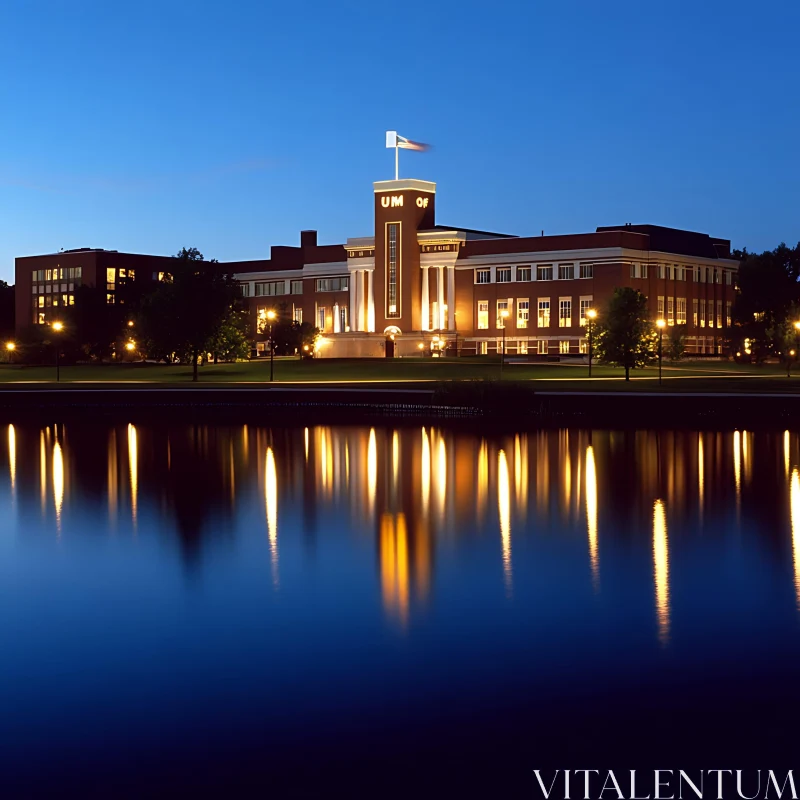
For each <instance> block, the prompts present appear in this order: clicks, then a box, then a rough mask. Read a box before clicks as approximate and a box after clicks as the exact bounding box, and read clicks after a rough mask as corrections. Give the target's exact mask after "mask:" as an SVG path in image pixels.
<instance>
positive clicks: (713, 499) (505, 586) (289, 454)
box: [0, 422, 800, 646]
mask: <svg viewBox="0 0 800 800" xmlns="http://www.w3.org/2000/svg"><path fill="white" fill-rule="evenodd" d="M796 436H797V434H795V433H792V432H780V433H777V434H767V433H763V434H762V433H754V432H752V431H750V432H742V431H731V432H714V431H704V432H702V433H697V432H659V431H630V432H614V431H585V430H579V429H571V430H570V431H558V430H555V431H541V430H540V431H532V432H530V433H511V434H509V435H503V434H497V435H489V434H486V433H485V432H484V434H483V435H481V436H476V435H474V434H473V433H472V432H471V431H469V430H461V429H457V428H456V429H449V428H447V427H442V426H424V427H423V426H417V425H411V424H402V425H398V424H393V425H390V426H389V425H387V426H380V425H378V426H372V427H368V428H367V427H347V426H310V427H299V428H296V429H294V428H287V429H280V430H269V429H267V428H263V427H258V426H253V425H250V426H235V427H231V428H226V427H224V426H207V425H175V424H172V425H169V426H166V425H164V426H158V425H141V424H138V423H137V424H136V425H134V424H132V423H131V424H127V423H126V424H123V425H111V424H108V425H106V426H105V427H104V426H103V424H102V423H97V422H95V423H94V424H93V425H92V426H85V425H84V426H82V425H79V424H77V423H70V424H69V425H64V426H48V427H39V426H34V427H31V426H25V425H23V424H20V423H14V424H13V425H8V427H7V435H6V437H4V438H5V444H6V446H7V449H8V452H7V454H6V455H5V457H4V458H3V463H5V464H7V476H6V478H5V480H6V484H5V489H4V491H6V493H7V495H9V496H11V497H13V498H14V503H13V505H12V506H11V507H12V508H13V513H14V514H15V515H17V516H18V517H19V518H20V519H23V520H24V521H26V522H27V523H29V525H27V526H21V529H23V530H25V529H29V528H30V527H32V526H35V525H39V526H40V527H43V528H44V529H46V530H48V531H49V532H50V533H51V534H55V535H65V534H67V533H69V535H70V536H74V535H79V534H80V532H81V531H84V530H87V529H93V530H98V531H101V532H102V531H112V530H113V531H114V533H115V535H122V536H125V535H126V534H127V535H130V534H133V533H134V532H135V531H136V530H137V529H138V530H139V532H140V534H141V532H142V531H145V532H146V535H147V536H150V535H153V533H152V532H153V531H156V530H157V531H164V532H165V533H164V535H166V536H169V537H170V538H171V539H174V540H176V541H178V542H179V543H180V552H181V553H182V555H183V556H184V558H185V563H186V564H187V565H190V566H193V567H199V566H200V565H201V564H202V562H203V559H202V556H203V554H204V553H205V552H207V551H208V549H209V548H212V547H213V546H215V543H222V542H226V543H227V545H226V546H230V545H231V543H232V542H234V541H238V540H240V539H241V537H242V536H245V535H246V532H248V531H261V533H260V534H259V536H260V537H261V538H260V543H259V547H262V548H264V549H263V550H262V552H261V556H260V559H256V561H259V560H260V561H261V563H264V564H265V565H266V563H267V562H268V563H269V567H268V568H266V569H267V572H268V574H267V575H266V578H267V582H268V583H271V584H273V585H274V586H275V587H278V585H279V575H280V585H281V588H282V589H284V588H285V589H286V590H287V591H288V585H289V577H288V576H289V573H288V572H287V568H286V565H287V564H291V565H292V568H293V569H294V567H295V566H296V562H295V561H294V559H295V558H309V559H312V558H314V557H315V556H314V554H315V553H316V552H317V547H318V545H319V547H320V548H322V547H323V546H325V547H327V548H329V547H331V544H330V542H331V537H336V536H338V534H339V532H340V531H347V532H350V531H352V532H354V533H356V534H357V536H355V537H354V539H353V540H354V541H358V542H360V543H361V546H366V547H368V548H370V549H371V552H372V556H373V561H372V562H371V563H373V573H372V580H374V581H377V583H376V584H375V586H376V591H377V592H378V594H379V597H380V599H381V604H382V607H383V608H384V610H385V613H386V615H387V616H388V617H391V618H392V619H395V620H396V621H398V622H399V623H401V627H402V628H407V627H409V626H411V625H413V624H414V620H415V619H416V618H417V617H418V616H419V615H421V614H423V613H424V609H425V608H426V607H427V605H426V604H427V602H428V599H429V598H430V597H432V596H435V594H432V587H434V586H435V585H436V581H437V580H438V574H437V570H436V565H437V563H439V564H440V565H442V564H445V565H446V564H448V563H450V560H454V562H453V563H458V559H459V558H460V557H461V554H463V553H465V552H468V551H469V549H470V548H471V547H475V548H476V552H477V551H481V548H482V547H483V546H484V543H485V547H486V548H487V549H486V551H485V552H483V551H481V555H480V557H479V558H478V557H477V556H476V558H477V560H476V563H478V564H481V565H485V569H486V570H487V574H488V571H489V570H490V569H493V570H494V575H493V577H492V581H493V584H492V585H493V591H496V592H497V593H498V596H500V597H502V596H508V597H510V596H511V595H512V592H513V596H514V598H515V602H516V601H517V600H518V599H519V598H520V597H521V596H522V594H524V593H525V592H530V591H534V589H535V587H536V585H537V584H536V582H535V581H531V580H530V571H531V570H532V569H534V567H532V566H531V564H532V563H534V561H535V557H536V556H534V555H533V554H537V555H538V554H540V549H541V548H543V547H545V549H547V552H548V553H550V554H554V553H559V557H560V558H561V559H562V561H559V562H556V563H557V564H558V569H560V570H563V571H564V573H565V574H566V572H568V571H569V570H570V569H571V566H572V563H571V559H575V560H576V561H575V565H574V567H575V570H576V572H575V574H580V575H581V576H582V577H581V584H580V585H577V584H575V585H572V588H571V591H574V592H589V593H596V592H599V591H600V587H601V581H600V552H599V544H600V543H599V532H600V531H601V530H602V532H603V581H602V590H603V595H604V596H608V595H609V594H610V593H613V592H614V591H615V583H618V582H619V580H620V578H619V574H620V570H621V569H622V566H621V565H622V564H623V563H628V564H630V563H634V562H635V563H638V564H639V565H640V566H639V567H638V568H639V569H641V570H642V574H643V575H646V577H647V580H648V581H649V580H652V581H653V582H654V583H653V584H650V583H648V586H653V587H654V588H653V590H652V591H648V592H645V593H644V594H641V593H640V594H637V595H636V597H635V598H634V602H640V603H642V604H644V605H645V606H646V607H647V608H648V609H651V610H652V612H653V613H654V615H655V618H656V619H657V639H658V641H660V642H661V643H662V644H664V645H669V646H672V641H673V638H674V637H673V632H675V631H677V630H678V629H679V628H680V620H679V619H677V618H676V617H675V613H674V609H673V607H672V592H671V586H672V584H671V581H672V580H673V578H677V576H678V575H681V574H682V572H681V570H682V563H681V562H680V561H679V560H676V558H675V554H674V553H672V552H671V549H670V540H669V536H668V526H667V521H668V520H669V530H671V531H673V532H677V531H680V532H681V534H682V537H683V533H684V532H686V538H685V541H686V542H687V545H686V546H687V547H689V549H690V550H691V547H692V546H693V543H695V542H697V541H699V540H700V534H702V533H704V532H705V531H707V530H708V531H711V530H713V531H715V532H716V534H717V539H716V540H714V541H717V540H718V541H719V542H721V543H722V544H720V547H724V546H725V543H726V542H727V541H728V539H729V538H732V539H735V540H736V541H738V542H739V543H740V545H739V546H741V544H742V542H745V541H746V537H748V536H749V537H753V536H756V535H757V537H758V538H757V541H758V546H759V547H760V548H762V549H764V550H765V551H766V552H767V553H768V557H769V559H771V560H772V561H774V562H776V563H781V560H782V559H783V560H784V561H786V565H787V570H788V572H787V574H789V573H790V574H791V576H792V578H791V582H790V581H788V580H787V579H786V578H784V584H785V587H786V590H787V591H788V592H789V593H790V595H791V598H792V604H793V606H794V605H795V604H796V605H797V609H798V610H800V477H799V476H798V467H797V465H796V464H793V463H792V453H796V452H797V442H796ZM37 439H38V442H39V448H38V458H37V449H36V447H35V443H36V441H37ZM0 447H2V443H0ZM734 492H735V498H736V502H735V504H734V503H732V502H731V499H732V498H731V495H732V493H734ZM255 498H257V503H255ZM495 498H496V504H497V505H496V508H497V513H496V514H495V513H494V510H493V509H494V507H495V506H494V502H495ZM279 509H280V523H279ZM70 520H74V522H70ZM254 520H260V522H258V523H257V524H255V525H254V524H253V521H254ZM323 520H324V525H323V524H322V521H323ZM71 525H74V526H76V527H75V528H74V529H73V528H71V527H70V526H71ZM264 525H266V537H264V527H263V526H264ZM279 531H280V541H279ZM753 531H757V534H754V533H753ZM789 536H791V542H789ZM683 541H684V539H683V538H682V542H683ZM706 541H711V539H710V538H706ZM298 542H299V543H300V545H301V549H300V550H299V551H297V552H295V550H294V548H295V547H296V546H297V543H298ZM570 543H572V544H571V545H570ZM576 543H579V547H578V548H577V549H574V548H576ZM498 544H499V548H498ZM570 547H572V548H573V549H569V548H570ZM561 548H563V550H562V549H561ZM498 549H499V554H500V557H501V561H502V575H500V574H499V571H497V569H496V564H497V555H498ZM587 551H588V563H589V570H588V571H587V570H586V561H587ZM790 552H791V566H788V558H789V553H790ZM298 553H299V555H298ZM437 554H438V557H437ZM529 559H532V560H533V561H532V560H529ZM625 559H630V560H629V561H625ZM637 559H638V560H637ZM643 559H644V560H643ZM645 563H646V564H648V565H651V566H648V567H647V568H645V567H644V566H643V565H644V564H645ZM492 564H494V565H495V566H494V567H492V566H491V565H492ZM374 565H377V566H374ZM279 568H280V570H279ZM649 569H652V578H651V577H650V572H649ZM793 613H794V608H793Z"/></svg>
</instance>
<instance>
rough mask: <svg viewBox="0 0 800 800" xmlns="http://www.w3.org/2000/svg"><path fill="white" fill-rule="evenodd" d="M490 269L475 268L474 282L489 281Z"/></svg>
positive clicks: (490, 277) (490, 280)
mask: <svg viewBox="0 0 800 800" xmlns="http://www.w3.org/2000/svg"><path fill="white" fill-rule="evenodd" d="M491 282H492V271H491V270H489V269H476V270H475V283H491Z"/></svg>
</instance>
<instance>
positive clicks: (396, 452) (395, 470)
mask: <svg viewBox="0 0 800 800" xmlns="http://www.w3.org/2000/svg"><path fill="white" fill-rule="evenodd" d="M399 474H400V437H399V436H398V434H397V431H394V433H392V486H393V487H394V488H395V489H396V488H397V479H398V477H399Z"/></svg>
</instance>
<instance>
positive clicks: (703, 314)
mask: <svg viewBox="0 0 800 800" xmlns="http://www.w3.org/2000/svg"><path fill="white" fill-rule="evenodd" d="M697 304H698V305H697V308H698V310H699V311H700V327H701V328H705V326H706V301H705V300H698V301H697Z"/></svg>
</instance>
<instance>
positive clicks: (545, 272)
mask: <svg viewBox="0 0 800 800" xmlns="http://www.w3.org/2000/svg"><path fill="white" fill-rule="evenodd" d="M536 280H537V281H551V280H553V268H552V267H536Z"/></svg>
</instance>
